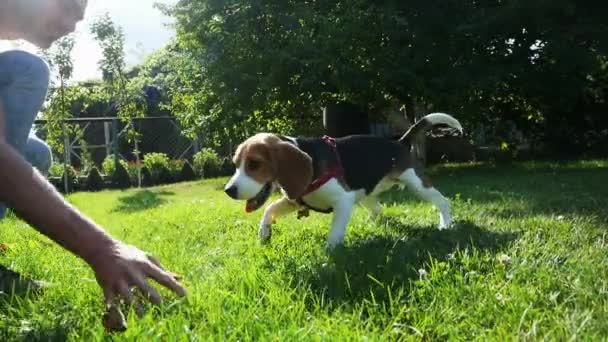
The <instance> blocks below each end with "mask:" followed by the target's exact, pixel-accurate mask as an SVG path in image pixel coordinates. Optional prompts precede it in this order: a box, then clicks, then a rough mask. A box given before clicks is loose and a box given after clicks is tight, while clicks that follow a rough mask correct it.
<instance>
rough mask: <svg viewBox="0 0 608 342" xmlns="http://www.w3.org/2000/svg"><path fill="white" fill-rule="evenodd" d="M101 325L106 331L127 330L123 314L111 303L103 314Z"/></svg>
mask: <svg viewBox="0 0 608 342" xmlns="http://www.w3.org/2000/svg"><path fill="white" fill-rule="evenodd" d="M103 326H104V327H105V328H106V331H108V332H123V331H126V330H127V321H126V320H125V316H124V315H123V314H122V312H121V311H120V308H119V307H118V306H116V305H111V306H110V307H109V308H108V310H107V311H106V313H105V314H104V315H103Z"/></svg>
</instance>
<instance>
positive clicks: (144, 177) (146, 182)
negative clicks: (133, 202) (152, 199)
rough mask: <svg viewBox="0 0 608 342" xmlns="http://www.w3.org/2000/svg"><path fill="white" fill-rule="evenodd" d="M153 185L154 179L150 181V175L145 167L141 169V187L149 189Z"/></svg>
mask: <svg viewBox="0 0 608 342" xmlns="http://www.w3.org/2000/svg"><path fill="white" fill-rule="evenodd" d="M153 185H154V179H152V174H151V173H150V170H148V168H147V167H145V166H144V167H142V168H141V186H143V187H149V186H153Z"/></svg>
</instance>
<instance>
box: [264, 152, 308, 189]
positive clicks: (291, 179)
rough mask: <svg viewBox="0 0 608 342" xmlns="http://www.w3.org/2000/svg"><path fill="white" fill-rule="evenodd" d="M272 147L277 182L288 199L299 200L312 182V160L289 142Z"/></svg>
mask: <svg viewBox="0 0 608 342" xmlns="http://www.w3.org/2000/svg"><path fill="white" fill-rule="evenodd" d="M271 146H272V147H271V151H272V158H273V160H274V163H275V166H276V178H277V182H278V183H279V184H280V185H281V187H282V188H283V190H285V192H286V193H287V197H289V198H290V199H296V198H299V197H300V196H302V195H303V194H304V191H306V188H307V187H308V185H309V184H310V182H312V176H313V170H312V159H311V158H310V156H309V155H308V154H306V153H304V152H302V151H301V150H300V149H298V148H297V147H296V146H294V145H293V144H290V143H287V142H277V143H275V144H272V145H271Z"/></svg>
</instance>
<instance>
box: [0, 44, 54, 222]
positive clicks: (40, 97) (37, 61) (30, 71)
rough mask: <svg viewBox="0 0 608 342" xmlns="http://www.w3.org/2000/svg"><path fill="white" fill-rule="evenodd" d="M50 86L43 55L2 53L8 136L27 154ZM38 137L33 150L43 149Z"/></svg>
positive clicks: (1, 96)
mask: <svg viewBox="0 0 608 342" xmlns="http://www.w3.org/2000/svg"><path fill="white" fill-rule="evenodd" d="M48 85H49V68H48V65H47V64H46V63H45V62H44V61H43V60H42V59H41V58H40V57H37V56H35V55H32V54H30V53H27V52H24V51H7V52H3V53H0V104H1V105H2V106H3V111H4V120H5V125H4V127H5V130H6V132H5V134H6V139H7V142H8V143H9V144H11V145H12V146H13V147H14V148H15V149H16V150H17V151H19V152H20V153H21V154H22V155H23V156H24V157H25V156H26V153H27V152H28V145H29V143H28V141H29V140H28V136H29V135H30V131H31V129H32V124H33V123H34V119H35V118H36V115H37V114H38V111H40V108H41V107H42V103H43V102H44V99H45V97H46V92H47V89H48ZM37 140H38V141H34V142H33V143H32V144H33V145H34V147H32V150H42V148H41V147H40V144H39V143H38V142H39V141H40V140H39V139H37ZM40 142H41V141H40ZM38 158H41V161H42V159H44V157H39V156H36V157H35V158H34V159H35V160H34V161H37V160H38ZM42 164H44V163H42ZM40 171H43V170H40ZM5 212H6V208H5V206H4V205H3V204H2V203H0V220H1V219H2V218H3V217H4V215H5Z"/></svg>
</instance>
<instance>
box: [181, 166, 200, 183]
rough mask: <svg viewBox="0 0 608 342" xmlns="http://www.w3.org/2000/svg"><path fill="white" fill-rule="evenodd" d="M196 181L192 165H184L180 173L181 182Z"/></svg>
mask: <svg viewBox="0 0 608 342" xmlns="http://www.w3.org/2000/svg"><path fill="white" fill-rule="evenodd" d="M195 179H196V173H194V170H193V169H192V166H190V163H184V165H183V166H182V169H181V170H180V173H179V180H180V181H182V182H188V181H193V180H195Z"/></svg>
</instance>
